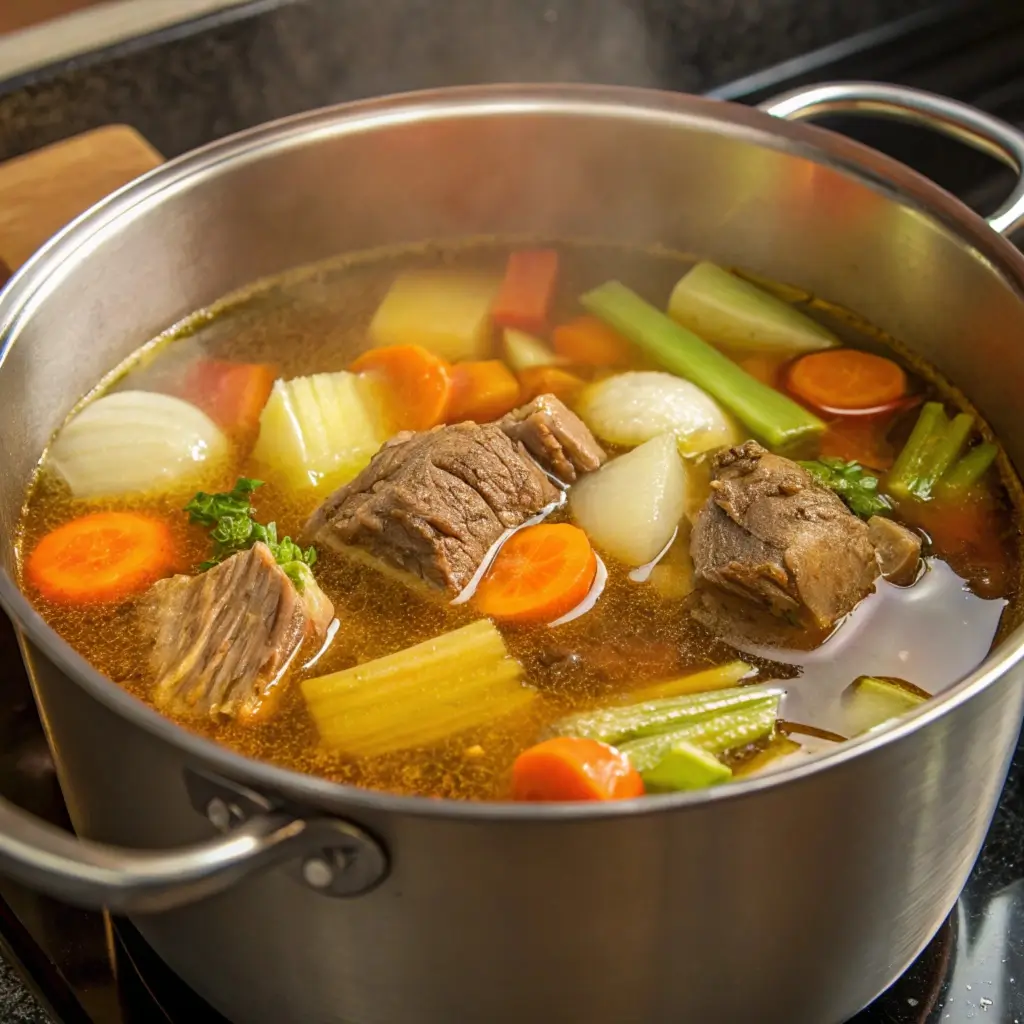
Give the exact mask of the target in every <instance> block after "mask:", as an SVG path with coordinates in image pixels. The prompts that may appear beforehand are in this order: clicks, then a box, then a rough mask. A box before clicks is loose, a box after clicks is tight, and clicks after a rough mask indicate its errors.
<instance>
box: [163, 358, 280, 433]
mask: <svg viewBox="0 0 1024 1024" xmlns="http://www.w3.org/2000/svg"><path fill="white" fill-rule="evenodd" d="M276 377H277V371H276V369H275V368H274V367H273V366H269V365H268V364H266V363H232V362H228V361H227V360H223V359H202V360H200V361H199V362H198V363H196V364H195V365H194V366H193V367H192V368H191V369H190V370H189V372H188V375H187V376H186V378H185V386H184V388H183V390H182V394H181V397H182V398H184V399H185V400H186V401H189V402H191V403H192V404H193V405H194V406H196V407H197V408H199V409H202V410H203V412H205V413H206V415H207V416H209V417H210V419H211V420H213V422H214V423H216V424H217V426H218V427H220V428H221V430H224V431H226V432H227V433H229V434H248V433H254V432H255V431H256V428H257V427H258V426H259V422H260V413H261V412H262V411H263V406H265V405H266V404H267V399H268V398H269V397H270V391H271V389H272V388H273V386H274V379H275V378H276Z"/></svg>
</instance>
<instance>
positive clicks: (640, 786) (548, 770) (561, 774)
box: [512, 736, 644, 800]
mask: <svg viewBox="0 0 1024 1024" xmlns="http://www.w3.org/2000/svg"><path fill="white" fill-rule="evenodd" d="M643 794H644V783H643V779H642V778H641V777H640V773H639V772H638V771H637V770H636V769H635V768H634V767H633V766H632V765H631V764H630V763H629V759H628V758H627V757H626V755H625V754H623V753H620V752H619V751H618V750H616V749H615V748H614V747H609V746H608V745H607V744H605V743H600V742H598V741H597V740H592V739H584V738H582V737H579V736H560V737H558V738H556V739H552V740H545V741H544V742H543V743H538V744H537V745H536V746H535V747H530V748H529V749H528V750H524V751H523V753H521V754H520V755H519V757H517V758H516V760H515V764H513V766H512V797H513V799H515V800H629V799H630V798H631V797H635V796H643Z"/></svg>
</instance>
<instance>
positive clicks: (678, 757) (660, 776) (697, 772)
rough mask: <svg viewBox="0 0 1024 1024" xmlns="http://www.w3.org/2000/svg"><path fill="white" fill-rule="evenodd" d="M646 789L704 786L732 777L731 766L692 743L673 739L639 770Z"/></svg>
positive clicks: (680, 788)
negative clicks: (650, 765)
mask: <svg viewBox="0 0 1024 1024" xmlns="http://www.w3.org/2000/svg"><path fill="white" fill-rule="evenodd" d="M642 774H643V779H644V786H645V787H646V788H647V790H648V792H659V791H660V792H663V793H664V792H669V793H671V792H674V791H677V790H685V789H704V788H706V787H707V786H715V785H717V784H718V783H721V782H728V780H729V779H731V778H732V770H731V769H730V768H729V767H728V765H724V764H722V762H721V761H719V760H718V758H717V757H715V755H714V754H709V753H708V752H707V751H706V750H701V749H700V747H695V746H694V745H693V744H692V743H686V742H682V743H677V744H676V745H675V746H674V747H672V748H671V749H670V750H669V752H668V753H667V754H666V755H665V756H664V757H663V758H662V759H661V760H660V761H659V762H658V763H657V764H656V765H655V766H654V767H653V768H649V769H648V770H647V771H645V772H643V773H642Z"/></svg>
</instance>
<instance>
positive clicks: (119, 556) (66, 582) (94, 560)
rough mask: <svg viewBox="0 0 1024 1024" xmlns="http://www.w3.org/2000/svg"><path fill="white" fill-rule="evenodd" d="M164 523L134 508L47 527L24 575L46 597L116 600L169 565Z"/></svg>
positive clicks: (170, 548)
mask: <svg viewBox="0 0 1024 1024" xmlns="http://www.w3.org/2000/svg"><path fill="white" fill-rule="evenodd" d="M175 562H176V552H175V546H174V539H173V537H172V536H171V532H170V530H169V529H168V528H167V526H166V524H164V523H163V522H161V521H160V520H159V519H155V518H153V517H152V516H147V515H143V514H141V513H139V512H94V513H92V514H91V515H87V516H82V517H81V518H80V519H72V520H71V522H69V523H65V524H64V525H63V526H58V527H57V529H56V530H53V531H52V532H51V533H48V534H47V535H46V536H45V537H43V539H42V540H41V541H40V542H39V543H38V544H37V545H36V546H35V548H34V549H33V550H32V553H31V554H30V555H29V556H28V560H27V561H26V563H25V576H26V579H27V580H28V582H29V583H31V584H32V585H33V586H34V587H35V588H36V589H37V590H38V591H39V593H40V594H41V595H42V596H43V597H44V598H46V599H47V600H48V601H54V602H57V603H60V604H90V603H97V602H102V601H117V600H120V599H121V598H124V597H127V596H128V595H130V594H134V593H137V592H138V591H140V590H144V589H145V588H146V587H148V586H149V585H150V584H151V583H154V582H156V580H158V579H160V578H161V577H163V576H166V575H167V574H168V573H169V572H171V571H172V569H173V568H174V564H175Z"/></svg>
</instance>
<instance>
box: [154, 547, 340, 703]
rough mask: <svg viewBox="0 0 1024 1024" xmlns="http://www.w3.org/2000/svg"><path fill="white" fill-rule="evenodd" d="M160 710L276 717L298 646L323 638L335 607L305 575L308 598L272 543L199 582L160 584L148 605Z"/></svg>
mask: <svg viewBox="0 0 1024 1024" xmlns="http://www.w3.org/2000/svg"><path fill="white" fill-rule="evenodd" d="M140 614H141V616H142V622H143V627H144V629H145V630H146V631H147V632H148V634H149V636H150V638H151V641H152V648H151V650H150V653H149V664H150V668H151V670H152V672H153V675H154V676H155V678H156V683H155V687H154V691H153V694H154V700H155V702H156V705H157V707H159V708H162V709H163V710H165V711H168V712H170V713H172V714H174V715H179V716H181V717H185V718H210V719H213V720H214V721H223V720H225V719H230V718H234V719H240V720H248V719H254V718H259V717H265V716H266V715H268V714H270V713H271V712H272V711H273V709H274V707H275V705H276V703H277V697H278V696H279V694H280V692H281V688H280V687H279V686H277V685H276V684H277V683H278V682H279V680H280V677H281V675H282V673H283V672H284V671H285V669H286V668H287V667H288V664H289V662H290V661H291V659H292V658H293V657H294V655H295V652H296V651H297V650H298V648H299V645H300V644H301V643H302V641H303V640H304V639H305V638H307V637H314V636H323V635H324V633H325V632H326V630H327V626H328V624H329V623H330V622H331V620H332V619H333V617H334V607H333V605H332V604H331V602H330V599H329V598H328V597H327V596H326V595H325V594H324V592H323V591H322V590H321V589H320V588H319V587H318V586H317V584H316V581H315V580H314V579H313V576H312V573H309V574H308V575H307V579H306V582H305V584H304V586H303V589H302V592H301V593H300V592H299V591H298V589H297V588H296V586H295V584H294V583H293V582H292V581H291V579H289V578H288V576H287V574H286V573H285V572H284V570H283V569H282V568H281V567H280V566H279V565H278V564H277V562H276V561H275V560H274V556H273V555H272V554H271V552H270V549H269V548H268V547H267V546H266V545H265V544H255V545H253V547H252V548H250V549H249V550H248V551H240V552H239V553H238V554H236V555H232V556H231V557H230V558H227V559H225V560H224V561H223V562H221V564H220V565H217V566H214V567H213V568H212V569H208V570H207V571H206V572H204V573H201V574H200V575H198V576H172V577H171V578H170V579H166V580H160V581H159V582H158V583H155V584H154V585H153V586H152V587H151V588H150V589H149V591H148V593H147V594H146V596H145V598H144V599H143V601H142V604H141V606H140Z"/></svg>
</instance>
